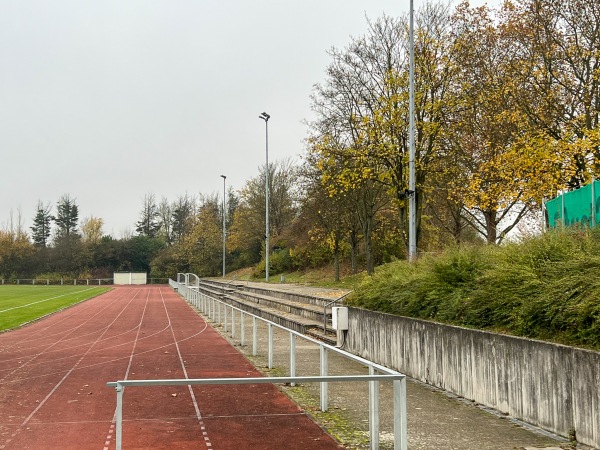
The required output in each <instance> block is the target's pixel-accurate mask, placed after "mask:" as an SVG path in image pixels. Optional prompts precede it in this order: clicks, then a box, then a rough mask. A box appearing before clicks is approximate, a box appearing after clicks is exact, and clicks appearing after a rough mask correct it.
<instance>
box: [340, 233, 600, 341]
mask: <svg viewBox="0 0 600 450" xmlns="http://www.w3.org/2000/svg"><path fill="white" fill-rule="evenodd" d="M349 301H350V302H351V304H353V305H356V306H360V307H364V308H368V309H373V310H378V311H382V312H388V313H393V314H399V315H404V316H409V317H417V318H423V319H430V320H435V321H439V322H445V323H450V324H454V325H460V326H467V327H473V328H479V329H488V330H494V331H499V332H504V333H511V334H514V335H519V336H526V337H530V338H537V339H545V340H551V341H554V342H560V343H564V344H569V345H577V346H583V347H588V348H594V349H600V232H599V231H598V230H573V229H570V230H555V231H552V232H549V233H546V234H544V235H542V236H537V237H532V238H529V239H527V240H524V241H523V242H520V243H511V244H508V245H505V246H502V247H493V246H481V247H468V248H458V249H450V250H448V251H447V252H445V253H443V254H441V255H438V256H429V257H424V258H422V259H420V260H419V261H418V262H416V263H415V264H409V263H408V262H406V261H399V262H394V263H390V264H387V265H385V266H382V267H379V268H378V269H377V271H376V272H375V274H374V275H373V276H372V277H371V278H369V279H367V280H365V281H364V282H363V284H362V285H361V286H359V288H358V289H357V290H356V292H355V293H354V294H353V296H352V298H351V299H350V300H349Z"/></svg>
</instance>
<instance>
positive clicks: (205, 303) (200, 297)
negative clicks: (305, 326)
mask: <svg viewBox="0 0 600 450" xmlns="http://www.w3.org/2000/svg"><path fill="white" fill-rule="evenodd" d="M192 275H193V274H192ZM194 276H195V275H194ZM177 279H178V282H176V281H173V280H169V285H170V286H171V287H172V288H174V289H176V290H177V291H178V292H179V294H181V295H182V296H183V298H184V299H186V301H187V302H188V303H190V304H191V305H193V306H194V307H195V308H197V309H198V310H199V311H200V312H201V313H202V314H204V315H205V316H206V317H208V318H209V319H211V320H212V321H213V322H215V323H218V324H222V325H223V328H224V330H225V332H228V331H229V330H228V327H229V325H230V326H231V336H232V338H234V339H235V338H236V320H235V314H236V312H237V313H238V314H240V328H241V330H240V345H242V346H244V345H246V343H245V330H244V327H245V322H246V321H245V320H244V318H245V316H249V317H251V318H252V355H254V356H256V355H257V351H258V333H257V329H258V321H261V322H264V323H266V325H267V333H268V342H267V346H268V349H267V365H268V368H269V369H272V368H273V354H274V348H273V347H274V346H273V330H274V328H277V329H280V330H283V331H284V332H286V333H288V334H289V342H290V345H289V372H290V373H289V380H290V381H289V382H291V383H292V384H294V383H296V382H304V381H305V380H303V377H296V339H297V338H300V339H303V340H304V341H307V342H310V343H312V344H314V345H316V346H318V347H319V355H320V362H319V366H320V367H319V372H320V377H310V378H311V380H312V382H318V383H319V386H320V389H319V397H320V409H321V411H327V410H328V408H329V399H328V385H327V383H328V382H329V381H347V380H346V379H337V378H338V377H334V378H336V379H335V380H334V379H331V378H330V377H329V376H328V353H329V352H333V353H335V354H337V355H340V356H342V357H344V358H347V359H349V360H352V361H354V362H357V363H359V364H362V365H364V366H366V367H368V369H369V375H367V376H368V377H374V378H369V379H368V380H367V379H365V378H364V376H363V378H362V380H363V381H369V437H370V445H371V449H378V448H379V381H380V380H384V379H390V376H391V377H392V379H393V380H394V383H396V382H398V383H399V384H398V385H396V384H394V411H393V417H394V449H395V450H399V449H402V450H406V449H407V427H406V423H407V422H406V377H405V375H403V374H401V373H399V372H397V371H395V370H392V369H389V368H387V367H385V366H382V365H380V364H376V363H374V362H372V361H369V360H367V359H364V358H361V357H360V356H356V355H354V354H352V353H349V352H346V351H344V350H341V349H339V348H337V347H334V346H331V345H329V344H326V343H324V342H321V341H318V340H316V339H314V338H312V337H310V336H306V335H304V334H302V333H299V332H296V331H294V330H290V329H288V328H285V327H283V326H281V325H279V324H276V323H274V322H271V321H269V320H266V319H263V318H262V317H259V316H257V315H255V314H252V313H249V312H247V311H244V310H242V309H240V308H237V307H235V306H233V305H230V304H228V303H226V302H224V301H223V300H221V299H217V298H214V297H212V296H210V295H207V294H205V293H202V292H200V288H199V279H198V277H196V279H195V281H196V282H195V283H194V286H191V285H190V284H189V283H185V282H184V283H182V282H181V280H184V281H187V282H189V280H190V274H178V276H177ZM338 300H339V299H338ZM228 312H229V315H230V319H229V320H228V317H227V316H228ZM265 379H266V378H265ZM284 379H285V378H282V377H277V378H276V382H284V381H283V380H284ZM353 380H354V381H360V380H361V378H357V379H353ZM271 382H272V381H271ZM203 383H204V382H203ZM205 384H206V383H205ZM396 389H398V392H396ZM396 396H398V397H396ZM396 400H398V401H396Z"/></svg>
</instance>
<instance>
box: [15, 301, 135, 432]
mask: <svg viewBox="0 0 600 450" xmlns="http://www.w3.org/2000/svg"><path fill="white" fill-rule="evenodd" d="M138 292H139V291H138ZM136 295H137V293H136V294H135V295H134V296H133V297H132V298H131V300H130V301H129V302H128V303H127V305H125V306H124V307H123V308H122V309H121V312H119V314H117V316H116V317H115V318H114V319H113V320H112V321H111V323H110V324H111V325H112V324H114V323H115V322H116V321H117V319H118V318H119V317H121V314H123V313H124V312H125V309H127V307H128V306H129V304H130V303H131V302H133V300H134V299H135V297H136ZM107 331H108V328H106V329H105V330H104V331H103V332H102V334H101V335H100V336H98V339H96V341H95V342H93V343H92V344H91V345H90V347H89V349H88V351H87V352H85V353H84V354H83V355H81V357H80V358H79V360H78V361H77V362H76V363H75V364H74V365H73V367H71V369H70V370H69V371H68V372H67V373H66V374H65V376H64V377H62V379H61V380H60V381H59V382H58V383H56V385H55V386H54V387H53V388H52V390H51V391H50V393H48V395H46V397H45V398H44V400H42V401H41V402H40V403H39V405H38V406H37V407H36V408H35V409H34V410H33V412H32V413H31V414H29V416H27V418H26V419H25V421H24V422H23V423H22V424H21V427H24V426H25V425H27V423H28V422H29V421H30V420H31V419H32V417H33V416H34V415H35V414H36V413H37V412H38V411H39V410H40V409H41V408H42V406H44V404H45V403H46V402H47V401H48V399H50V397H51V396H52V394H54V392H56V390H57V389H58V388H59V387H60V386H61V385H62V383H63V382H64V381H65V380H66V379H67V378H68V377H69V375H70V374H71V373H72V372H73V371H74V370H75V369H76V368H77V366H78V365H79V363H80V362H81V361H83V358H85V357H86V355H87V354H88V353H89V352H90V351H91V349H92V348H93V347H94V345H96V343H97V342H98V341H99V340H100V339H101V338H102V337H103V336H104V335H105V334H106V332H107Z"/></svg>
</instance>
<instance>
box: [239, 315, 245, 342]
mask: <svg viewBox="0 0 600 450" xmlns="http://www.w3.org/2000/svg"><path fill="white" fill-rule="evenodd" d="M244 316H245V314H244V311H240V335H241V336H240V345H241V346H242V347H243V346H244V345H246V336H245V335H246V330H245V328H246V327H245V324H244V320H245V319H246V318H245V317H244Z"/></svg>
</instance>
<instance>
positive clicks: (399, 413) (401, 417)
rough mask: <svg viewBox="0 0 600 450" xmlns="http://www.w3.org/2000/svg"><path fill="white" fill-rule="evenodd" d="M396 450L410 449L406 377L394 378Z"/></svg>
mask: <svg viewBox="0 0 600 450" xmlns="http://www.w3.org/2000/svg"><path fill="white" fill-rule="evenodd" d="M392 383H393V385H394V450H408V424H407V420H406V419H407V417H406V378H403V379H401V380H394V381H393V382H392Z"/></svg>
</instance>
